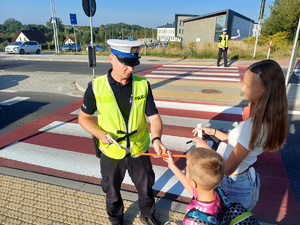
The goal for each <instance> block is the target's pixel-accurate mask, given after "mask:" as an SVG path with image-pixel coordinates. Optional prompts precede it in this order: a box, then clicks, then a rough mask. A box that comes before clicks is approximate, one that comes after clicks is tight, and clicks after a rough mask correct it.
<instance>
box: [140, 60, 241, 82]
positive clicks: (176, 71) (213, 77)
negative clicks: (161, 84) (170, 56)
mask: <svg viewBox="0 0 300 225" xmlns="http://www.w3.org/2000/svg"><path fill="white" fill-rule="evenodd" d="M145 77H147V78H160V79H187V80H210V81H229V82H240V81H241V79H240V74H239V71H238V70H237V67H230V68H227V67H225V68H219V67H217V66H200V65H174V64H167V65H162V66H161V67H158V68H155V69H154V70H152V71H151V72H150V73H149V74H146V75H145Z"/></svg>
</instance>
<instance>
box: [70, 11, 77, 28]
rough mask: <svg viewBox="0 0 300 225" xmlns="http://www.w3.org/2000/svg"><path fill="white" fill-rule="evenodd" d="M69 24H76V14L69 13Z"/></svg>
mask: <svg viewBox="0 0 300 225" xmlns="http://www.w3.org/2000/svg"><path fill="white" fill-rule="evenodd" d="M70 21H71V25H77V19H76V14H73V13H70Z"/></svg>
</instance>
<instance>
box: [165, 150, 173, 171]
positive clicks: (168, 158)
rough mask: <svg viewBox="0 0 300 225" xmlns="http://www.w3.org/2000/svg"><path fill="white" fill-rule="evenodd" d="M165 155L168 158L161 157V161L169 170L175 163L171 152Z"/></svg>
mask: <svg viewBox="0 0 300 225" xmlns="http://www.w3.org/2000/svg"><path fill="white" fill-rule="evenodd" d="M167 153H168V155H169V156H168V157H163V160H164V161H165V162H167V163H168V167H169V168H171V167H172V166H175V162H174V160H173V158H172V155H171V152H170V151H167Z"/></svg>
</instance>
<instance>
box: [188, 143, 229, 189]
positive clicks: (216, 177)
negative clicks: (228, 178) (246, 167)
mask: <svg viewBox="0 0 300 225" xmlns="http://www.w3.org/2000/svg"><path fill="white" fill-rule="evenodd" d="M186 159H187V164H188V166H187V168H186V169H187V170H188V172H189V175H190V177H191V178H192V179H193V180H194V181H195V182H197V184H198V185H200V186H201V187H202V188H203V189H205V190H212V189H214V188H216V187H217V186H218V185H219V184H220V183H221V181H222V179H223V177H224V171H225V160H224V159H223V157H222V156H221V155H220V154H218V153H217V152H215V151H213V150H210V149H206V148H194V149H191V150H190V151H188V153H187V155H186Z"/></svg>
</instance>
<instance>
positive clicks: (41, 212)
mask: <svg viewBox="0 0 300 225" xmlns="http://www.w3.org/2000/svg"><path fill="white" fill-rule="evenodd" d="M51 213H52V212H51V211H48V210H44V209H39V208H38V209H37V210H36V211H35V212H33V215H35V216H38V217H42V218H45V219H46V218H48V217H49V216H50V215H51Z"/></svg>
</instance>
